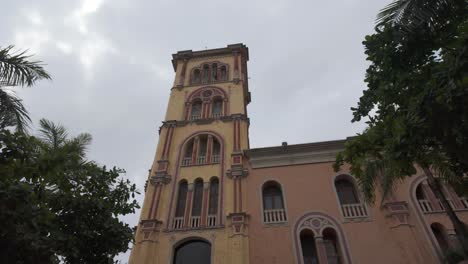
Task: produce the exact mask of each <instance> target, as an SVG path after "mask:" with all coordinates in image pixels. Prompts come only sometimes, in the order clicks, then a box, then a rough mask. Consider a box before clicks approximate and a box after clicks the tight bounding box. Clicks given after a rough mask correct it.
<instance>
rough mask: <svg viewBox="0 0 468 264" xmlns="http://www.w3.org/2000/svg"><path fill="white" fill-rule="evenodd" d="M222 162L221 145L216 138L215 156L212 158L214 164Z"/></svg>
mask: <svg viewBox="0 0 468 264" xmlns="http://www.w3.org/2000/svg"><path fill="white" fill-rule="evenodd" d="M220 160H221V145H220V144H219V142H218V140H217V139H216V138H213V154H212V156H211V162H212V163H219V161H220Z"/></svg>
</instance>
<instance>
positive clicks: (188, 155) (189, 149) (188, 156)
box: [182, 139, 195, 166]
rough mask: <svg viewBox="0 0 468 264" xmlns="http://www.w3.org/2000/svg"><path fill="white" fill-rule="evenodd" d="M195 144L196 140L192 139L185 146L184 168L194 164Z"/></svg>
mask: <svg viewBox="0 0 468 264" xmlns="http://www.w3.org/2000/svg"><path fill="white" fill-rule="evenodd" d="M194 143H195V140H194V139H191V140H190V141H189V142H187V144H186V145H185V153H184V159H183V160H182V166H189V165H191V164H192V155H193V144H194Z"/></svg>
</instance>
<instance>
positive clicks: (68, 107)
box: [0, 0, 390, 262]
mask: <svg viewBox="0 0 468 264" xmlns="http://www.w3.org/2000/svg"><path fill="white" fill-rule="evenodd" d="M388 2H390V1H389V0H379V1H359V0H342V1H332V2H326V1H325V2H324V1H322V2H317V1H286V0H259V1H227V0H222V1H203V0H202V1H170V0H162V1H148V0H145V1H143V0H140V1H131V0H112V1H111V0H83V1H73V2H72V1H58V0H57V1H52V0H41V1H7V2H6V3H3V4H2V7H4V8H5V10H9V11H8V12H7V14H6V15H5V14H4V15H2V17H1V18H0V32H2V34H1V35H0V45H2V46H5V45H8V44H15V45H17V47H18V48H22V49H25V48H29V49H30V51H31V52H32V53H35V54H36V56H35V58H38V59H41V60H43V61H44V62H46V63H47V69H48V70H49V71H50V73H51V74H52V76H53V81H51V82H41V83H39V84H38V85H37V86H36V87H33V88H27V89H22V90H21V91H19V95H20V96H21V97H22V98H24V101H25V103H26V105H27V107H28V109H29V111H30V112H31V115H32V118H33V120H34V121H36V122H37V120H38V119H39V118H41V117H46V118H48V119H51V120H53V121H57V122H61V123H62V124H64V125H65V126H66V127H68V128H69V129H70V130H71V131H72V132H73V133H79V132H90V133H91V134H92V135H93V137H94V142H93V145H92V148H91V149H90V153H89V154H90V157H91V158H93V159H95V160H97V161H99V162H100V163H102V164H107V165H116V166H119V167H122V168H125V169H126V170H127V174H126V177H128V178H130V179H131V180H132V181H134V182H136V183H137V185H138V186H139V188H140V190H143V185H144V180H145V178H146V176H147V170H148V168H149V167H150V166H151V162H152V160H153V156H154V152H155V147H156V144H157V140H158V135H157V128H158V127H159V125H160V124H161V123H160V122H161V121H162V120H163V118H164V114H165V110H166V106H167V100H168V95H169V91H170V88H171V84H172V78H173V70H172V65H171V62H170V59H171V54H172V53H174V52H176V51H178V50H186V49H193V50H198V49H205V47H206V48H216V47H224V46H226V45H227V44H231V43H238V42H243V43H245V44H246V45H247V46H248V47H249V49H250V62H249V74H250V83H249V86H250V90H251V92H252V103H251V104H250V105H249V107H248V111H249V115H250V118H251V126H250V136H251V137H250V143H251V147H261V146H272V145H279V144H280V143H281V141H288V142H289V143H290V144H294V143H304V142H314V141H321V140H332V139H341V138H345V137H347V136H350V135H353V134H355V133H356V132H358V131H360V130H362V129H363V127H364V126H363V124H351V123H350V120H351V117H352V115H351V112H350V110H349V108H350V107H351V106H354V105H355V104H356V101H357V99H358V98H359V96H360V95H361V91H362V90H363V89H364V88H365V84H364V82H363V78H364V73H365V69H366V67H367V63H366V62H365V56H364V50H363V47H362V44H361V42H362V40H363V38H364V35H366V34H369V33H371V32H372V30H373V22H374V19H375V15H376V14H377V12H378V10H379V9H380V8H382V7H384V6H385V5H386V4H387V3H388ZM139 200H140V201H142V200H143V197H142V196H140V197H139ZM124 220H126V221H127V222H129V223H130V224H131V225H136V224H137V221H138V213H137V214H135V215H132V216H127V217H125V218H124ZM120 258H121V259H122V260H123V261H124V262H126V260H127V258H128V253H127V254H122V256H120Z"/></svg>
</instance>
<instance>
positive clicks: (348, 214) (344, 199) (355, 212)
mask: <svg viewBox="0 0 468 264" xmlns="http://www.w3.org/2000/svg"><path fill="white" fill-rule="evenodd" d="M335 189H336V193H337V195H338V200H339V202H340V206H341V211H342V213H343V216H344V217H345V218H359V217H368V213H367V207H366V205H365V204H364V203H361V202H360V201H359V194H358V192H357V190H356V186H355V185H354V183H353V180H352V178H351V176H349V175H339V176H338V177H336V179H335Z"/></svg>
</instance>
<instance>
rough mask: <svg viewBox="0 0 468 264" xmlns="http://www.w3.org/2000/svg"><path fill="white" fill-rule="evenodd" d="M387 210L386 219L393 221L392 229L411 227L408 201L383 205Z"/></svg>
mask: <svg viewBox="0 0 468 264" xmlns="http://www.w3.org/2000/svg"><path fill="white" fill-rule="evenodd" d="M383 208H384V209H385V210H386V214H385V216H386V217H389V218H390V219H391V220H392V226H391V228H395V227H399V226H401V225H410V224H409V221H408V218H409V209H408V203H407V202H406V201H391V202H386V203H385V204H384V205H383Z"/></svg>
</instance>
